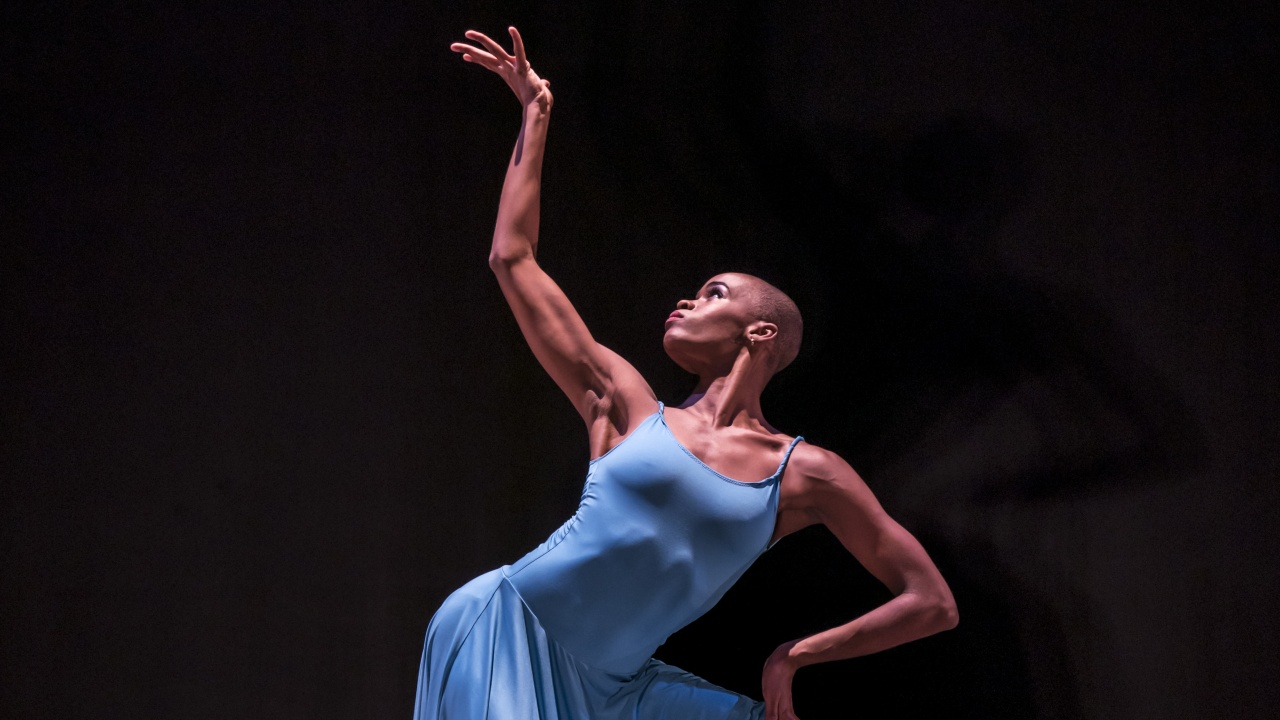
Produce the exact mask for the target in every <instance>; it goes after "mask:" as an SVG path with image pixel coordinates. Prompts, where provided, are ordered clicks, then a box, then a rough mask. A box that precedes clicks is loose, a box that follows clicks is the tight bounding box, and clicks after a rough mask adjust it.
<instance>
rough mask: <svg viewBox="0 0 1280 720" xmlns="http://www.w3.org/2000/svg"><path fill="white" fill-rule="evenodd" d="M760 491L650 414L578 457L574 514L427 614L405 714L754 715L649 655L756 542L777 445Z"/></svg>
mask: <svg viewBox="0 0 1280 720" xmlns="http://www.w3.org/2000/svg"><path fill="white" fill-rule="evenodd" d="M800 440H801V438H798V437H797V438H796V439H795V440H794V441H793V442H792V443H791V446H790V447H789V448H788V449H787V452H786V455H784V457H783V459H782V462H781V463H779V465H778V469H777V471H776V472H775V473H774V474H773V475H771V476H770V477H768V478H766V479H764V480H762V481H760V482H740V481H737V480H734V479H732V478H728V477H725V476H724V475H721V474H720V473H717V472H716V471H714V470H712V469H711V468H710V467H708V466H707V465H706V464H704V463H703V462H702V461H700V460H698V458H697V457H695V456H694V455H693V454H692V453H690V452H689V451H688V450H687V449H686V448H685V447H684V446H683V445H681V444H680V443H679V442H678V441H677V440H676V439H675V436H674V435H672V434H671V431H670V429H669V428H668V427H667V425H666V420H665V418H664V417H663V407H662V404H661V403H659V405H658V411H657V412H655V413H654V414H653V415H651V416H649V417H648V418H646V419H645V420H644V421H643V422H642V423H641V424H640V426H639V427H638V428H636V429H635V431H633V432H632V433H631V435H629V436H628V437H627V438H626V439H625V440H623V441H622V442H621V443H619V444H618V445H617V446H615V447H614V448H613V449H612V450H610V451H609V452H607V453H605V454H604V455H603V456H601V457H599V458H597V459H596V460H594V461H592V463H591V467H590V470H589V471H588V473H587V481H586V484H585V486H584V487H583V492H582V500H581V502H580V504H579V506H578V511H577V512H576V513H574V516H573V517H572V518H570V519H569V521H568V522H566V523H565V524H564V525H563V526H561V527H560V528H559V529H558V530H556V531H555V532H554V533H552V535H551V537H549V538H548V539H547V541H546V542H544V543H542V545H540V546H538V547H537V548H536V549H534V550H533V552H531V553H529V554H528V555H526V556H525V557H524V558H522V559H520V560H519V561H518V562H516V563H514V564H512V565H508V566H505V567H503V568H500V569H497V570H494V571H491V572H489V573H486V574H484V575H482V576H480V577H478V578H476V579H475V580H472V581H471V582H469V583H467V584H466V585H464V586H463V587H462V588H460V589H459V590H458V591H456V592H455V593H453V594H452V595H450V596H449V598H448V599H447V600H445V602H444V604H443V605H442V606H441V607H440V609H439V610H438V611H437V612H436V614H435V616H434V617H433V618H432V619H431V623H430V625H429V626H428V628H427V639H426V644H425V646H424V648H423V654H422V665H421V668H420V670H419V677H418V698H417V706H416V710H415V713H414V718H415V720H437V719H448V720H478V719H480V718H486V719H491V720H523V719H525V718H530V719H532V718H537V719H538V720H570V719H575V720H576V719H580V718H581V719H586V718H591V719H593V720H594V719H598V718H603V719H606V720H609V719H614V718H617V719H618V720H622V719H623V718H626V719H627V720H649V719H651V718H652V719H655V720H656V719H657V718H671V719H675V720H683V719H685V718H689V719H691V720H698V719H701V718H708V719H710V718H717V719H720V718H735V719H736V718H760V717H762V716H763V712H764V706H763V704H762V703H759V702H756V701H753V700H751V699H750V698H746V697H744V696H741V695H738V694H736V693H733V692H730V691H727V690H724V689H722V688H719V687H716V686H715V685H712V684H710V683H708V682H706V681H704V680H702V679H700V678H697V677H695V676H693V675H690V674H688V673H686V672H684V671H683V670H680V669H678V668H675V667H672V666H670V665H666V664H664V663H661V662H658V661H657V660H654V659H652V654H653V651H654V650H655V649H657V647H658V646H659V645H661V644H662V643H663V642H664V641H665V640H666V639H667V637H668V636H669V635H670V634H671V633H673V632H675V631H676V630H678V629H679V628H681V627H684V626H685V625H687V624H688V623H690V622H692V621H693V620H694V619H696V618H697V617H699V616H700V615H702V614H703V613H704V612H706V611H707V610H708V609H710V608H711V606H712V605H714V604H715V603H716V602H717V601H718V600H719V599H720V598H721V596H723V595H724V593H725V592H726V591H727V590H728V589H729V587H730V586H731V585H733V583H734V582H735V581H737V579H738V578H739V577H741V575H742V573H743V572H745V571H746V569H747V568H748V567H749V566H750V565H751V563H752V562H754V561H755V559H756V558H757V557H759V556H760V554H761V553H763V552H764V551H765V549H766V548H767V547H768V543H769V539H770V538H771V537H772V535H773V530H774V523H775V521H776V517H777V509H778V484H779V481H780V480H781V478H782V473H783V470H784V469H785V468H786V464H787V460H788V459H789V458H790V456H791V451H792V450H793V449H794V448H795V445H796V443H797V442H799V441H800Z"/></svg>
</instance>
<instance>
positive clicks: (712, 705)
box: [413, 570, 764, 720]
mask: <svg viewBox="0 0 1280 720" xmlns="http://www.w3.org/2000/svg"><path fill="white" fill-rule="evenodd" d="M413 717H414V720H623V719H625V720H659V719H662V720H712V719H713V718H714V719H715V720H760V718H763V717H764V703H761V702H757V701H755V700H752V699H750V698H748V697H745V696H742V695H739V694H737V693H733V692H729V691H728V690H725V689H724V688H721V687H717V686H715V685H712V684H711V683H709V682H707V681H705V680H703V679H701V678H699V677H696V676H694V675H691V674H689V673H687V672H685V671H683V670H681V669H679V668H676V667H672V666H671V665H667V664H665V663H661V662H658V661H657V660H652V659H651V660H649V661H648V663H647V664H645V665H644V666H643V667H641V668H640V669H639V670H638V671H636V672H635V673H634V674H630V675H619V674H616V673H608V672H604V671H602V670H599V669H597V668H593V667H590V666H588V665H586V664H584V663H582V662H580V661H578V660H576V659H575V658H574V657H573V656H572V655H570V654H569V653H568V652H566V651H565V650H564V649H563V648H561V647H560V646H559V645H558V644H556V642H555V641H554V640H552V639H551V638H549V637H547V635H546V633H545V632H544V631H543V629H542V626H541V625H540V624H539V623H538V618H537V617H535V616H534V614H533V613H532V612H530V611H529V609H528V607H526V606H525V604H524V602H523V601H522V600H521V599H520V596H519V595H518V594H517V593H516V590H515V588H514V587H512V586H511V583H509V582H508V581H507V579H506V577H505V576H504V575H503V574H502V571H501V570H493V571H491V572H488V573H485V574H484V575H481V576H480V577H478V578H476V579H474V580H472V581H471V582H469V583H467V584H466V585H464V586H462V587H461V588H459V589H458V590H457V591H456V592H454V593H453V594H452V595H450V596H449V598H448V599H447V600H445V602H444V604H443V605H441V606H440V609H439V610H438V611H437V612H436V614H435V616H434V617H432V618H431V623H430V625H428V627H427V639H426V643H425V644H424V646H423V649H422V664H421V666H420V667H419V670H418V697H417V704H416V706H415V709H414V714H413Z"/></svg>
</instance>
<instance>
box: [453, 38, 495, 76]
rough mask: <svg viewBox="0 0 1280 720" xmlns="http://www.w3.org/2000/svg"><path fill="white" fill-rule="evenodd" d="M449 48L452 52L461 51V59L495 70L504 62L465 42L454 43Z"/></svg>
mask: <svg viewBox="0 0 1280 720" xmlns="http://www.w3.org/2000/svg"><path fill="white" fill-rule="evenodd" d="M449 49H450V50H452V51H454V52H458V53H462V59H463V60H466V61H467V62H473V63H476V64H477V65H483V66H485V67H487V68H489V69H490V70H495V71H496V70H498V69H500V68H502V66H503V65H504V63H503V62H502V61H501V60H499V59H498V58H496V57H494V56H492V55H490V54H489V53H487V52H485V51H483V50H481V49H480V48H477V47H472V46H470V45H467V44H465V43H454V44H452V45H450V46H449Z"/></svg>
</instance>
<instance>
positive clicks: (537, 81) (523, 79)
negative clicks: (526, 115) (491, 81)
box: [449, 27, 553, 112]
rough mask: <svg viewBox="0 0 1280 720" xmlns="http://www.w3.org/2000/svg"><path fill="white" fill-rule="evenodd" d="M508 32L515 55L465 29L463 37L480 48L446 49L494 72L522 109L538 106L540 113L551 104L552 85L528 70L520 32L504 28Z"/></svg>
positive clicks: (459, 46)
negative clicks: (514, 96)
mask: <svg viewBox="0 0 1280 720" xmlns="http://www.w3.org/2000/svg"><path fill="white" fill-rule="evenodd" d="M507 32H509V33H510V34H511V44H512V50H514V51H515V54H514V55H513V54H512V53H509V52H507V51H506V50H504V49H503V48H502V46H501V45H499V44H498V43H497V42H495V41H494V40H493V39H492V38H490V37H489V36H488V35H485V34H484V33H482V32H477V31H475V30H468V31H467V32H466V33H465V35H466V37H467V39H468V40H471V41H473V42H477V43H479V44H480V45H481V46H483V47H476V46H475V45H468V44H466V43H453V44H452V45H450V46H449V49H450V50H453V51H454V52H456V53H461V54H462V59H463V60H465V61H467V62H469V63H475V64H476V65H480V66H481V67H484V68H486V69H488V70H490V71H492V72H494V73H496V74H497V75H498V76H499V77H501V78H502V79H503V80H504V81H505V82H506V83H507V87H510V88H511V91H512V92H514V93H515V94H516V98H517V99H519V100H520V104H521V105H522V106H524V107H529V106H530V105H532V104H534V103H537V105H538V108H539V109H540V110H541V111H542V112H546V111H548V110H550V109H551V103H552V102H553V100H552V97H551V82H550V81H549V80H544V79H542V78H540V77H538V74H537V73H535V72H534V71H533V68H532V67H530V65H529V60H528V58H527V57H525V54H524V40H523V39H521V37H520V31H519V30H516V29H515V28H514V27H510V28H507Z"/></svg>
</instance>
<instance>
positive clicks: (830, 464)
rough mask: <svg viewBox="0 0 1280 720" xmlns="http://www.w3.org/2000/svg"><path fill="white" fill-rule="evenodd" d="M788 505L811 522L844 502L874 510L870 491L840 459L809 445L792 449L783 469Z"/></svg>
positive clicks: (875, 504) (820, 448)
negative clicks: (789, 503)
mask: <svg viewBox="0 0 1280 720" xmlns="http://www.w3.org/2000/svg"><path fill="white" fill-rule="evenodd" d="M785 479H786V480H787V481H788V483H787V484H789V485H790V488H785V489H788V490H789V492H788V494H789V495H790V496H791V497H790V500H791V503H792V506H793V507H795V508H796V509H803V511H805V512H806V513H807V514H810V515H811V516H813V518H814V519H815V520H819V521H820V520H821V518H822V516H823V515H824V514H825V513H824V512H823V511H824V510H830V509H832V508H833V506H844V505H847V504H848V503H854V504H858V505H864V506H867V507H868V509H870V508H872V507H878V505H879V504H878V503H877V501H876V499H875V496H874V495H873V494H872V493H871V489H870V488H868V487H867V484H866V483H865V482H863V480H862V477H861V476H860V475H858V472H857V471H856V470H854V469H853V466H851V465H850V464H849V463H848V462H847V461H846V460H845V459H844V458H842V457H840V455H838V454H837V453H835V452H832V451H831V450H828V449H826V448H823V447H820V446H818V445H813V444H811V443H809V442H802V443H800V444H799V445H797V446H796V449H795V451H794V452H793V453H792V455H791V460H790V462H789V464H788V467H787V477H786V478H785Z"/></svg>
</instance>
